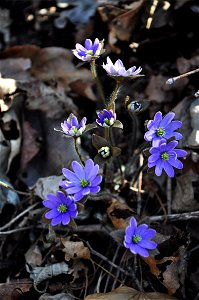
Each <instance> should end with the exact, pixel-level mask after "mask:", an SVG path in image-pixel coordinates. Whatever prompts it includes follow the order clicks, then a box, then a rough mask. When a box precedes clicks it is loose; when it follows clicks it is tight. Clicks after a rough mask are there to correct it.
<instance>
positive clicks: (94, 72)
mask: <svg viewBox="0 0 199 300" xmlns="http://www.w3.org/2000/svg"><path fill="white" fill-rule="evenodd" d="M90 64H91V72H92V74H93V77H94V79H95V82H96V85H97V89H98V92H99V94H100V97H101V99H102V101H103V104H104V106H105V107H106V98H105V96H104V92H103V90H102V86H101V83H100V81H99V79H98V77H97V72H96V67H95V59H92V60H91V63H90Z"/></svg>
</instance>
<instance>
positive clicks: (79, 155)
mask: <svg viewBox="0 0 199 300" xmlns="http://www.w3.org/2000/svg"><path fill="white" fill-rule="evenodd" d="M74 146H75V151H76V153H77V155H78V157H79V160H80V162H81V164H82V165H84V160H83V158H82V156H81V154H80V151H79V148H78V144H77V138H74Z"/></svg>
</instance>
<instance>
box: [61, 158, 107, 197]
mask: <svg viewBox="0 0 199 300" xmlns="http://www.w3.org/2000/svg"><path fill="white" fill-rule="evenodd" d="M72 168H73V171H74V172H72V171H70V170H69V169H66V168H63V169H62V172H63V175H64V176H65V177H66V178H67V180H64V181H61V182H60V186H61V187H63V188H64V189H65V190H66V192H67V194H69V195H71V194H73V195H74V199H75V201H79V200H81V199H82V198H83V197H84V196H86V195H89V194H96V193H98V192H99V191H100V186H99V184H100V183H101V181H102V176H101V175H98V172H99V165H97V164H96V165H94V162H93V160H92V159H88V160H87V161H86V164H85V167H83V166H82V165H80V164H79V163H78V162H77V161H73V162H72Z"/></svg>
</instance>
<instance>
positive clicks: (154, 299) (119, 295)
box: [85, 286, 176, 300]
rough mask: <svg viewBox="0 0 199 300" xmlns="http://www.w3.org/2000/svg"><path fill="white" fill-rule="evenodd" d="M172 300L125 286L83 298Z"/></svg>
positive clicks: (100, 299) (164, 295)
mask: <svg viewBox="0 0 199 300" xmlns="http://www.w3.org/2000/svg"><path fill="white" fill-rule="evenodd" d="M96 299H97V300H160V299H161V300H172V299H173V300H174V299H176V298H173V297H171V296H169V295H166V294H161V293H156V292H154V293H144V292H139V291H137V290H135V289H132V288H130V287H127V286H122V287H119V288H117V289H115V290H113V291H111V292H109V293H106V294H104V293H103V294H102V293H98V294H93V295H89V296H87V297H86V298H85V300H96Z"/></svg>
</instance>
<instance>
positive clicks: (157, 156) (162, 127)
mask: <svg viewBox="0 0 199 300" xmlns="http://www.w3.org/2000/svg"><path fill="white" fill-rule="evenodd" d="M174 117H175V113H174V112H169V113H168V114H166V115H165V116H164V118H162V113H161V112H160V111H159V112H157V113H156V114H155V116H154V119H153V120H150V121H149V122H148V124H147V129H148V131H147V132H146V133H145V135H144V138H145V140H146V141H148V142H152V148H151V149H150V150H149V152H150V154H151V156H149V158H148V167H149V168H152V167H155V174H156V175H157V176H160V175H161V174H162V170H164V171H165V172H166V174H167V175H168V176H169V177H174V175H175V173H174V169H173V167H174V168H177V169H182V168H183V164H182V162H181V161H180V160H179V159H178V158H180V157H184V156H186V155H187V152H186V151H184V150H181V149H175V148H176V146H177V145H178V142H177V141H176V140H180V139H181V138H182V134H181V133H179V132H176V131H175V130H176V129H179V128H180V127H181V126H182V122H180V121H172V120H173V118H174ZM172 137H174V138H175V139H176V140H175V141H170V142H168V141H167V140H168V139H170V138H172Z"/></svg>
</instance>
